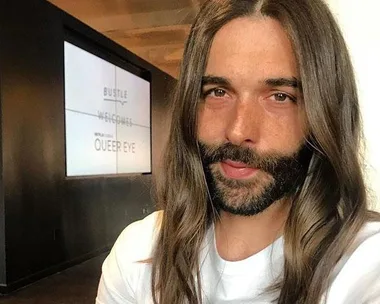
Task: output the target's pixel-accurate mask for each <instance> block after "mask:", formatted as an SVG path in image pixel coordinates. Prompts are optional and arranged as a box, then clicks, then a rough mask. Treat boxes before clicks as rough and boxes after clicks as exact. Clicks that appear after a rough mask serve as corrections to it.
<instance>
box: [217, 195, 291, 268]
mask: <svg viewBox="0 0 380 304" xmlns="http://www.w3.org/2000/svg"><path fill="white" fill-rule="evenodd" d="M288 213H289V202H287V201H278V202H275V203H274V204H272V205H271V206H270V207H269V208H267V209H266V210H265V211H263V212H262V213H259V214H257V215H254V216H240V215H234V214H231V213H228V212H225V211H221V212H220V217H219V219H218V220H217V221H216V223H215V238H216V247H217V250H218V253H219V255H220V256H221V258H223V259H224V260H227V261H239V260H243V259H245V258H248V257H250V256H251V255H253V254H255V253H258V252H259V251H261V250H263V249H264V248H266V247H267V246H269V245H270V244H272V243H273V242H274V241H275V240H276V239H277V238H279V237H280V236H281V235H282V234H283V230H284V224H285V221H286V219H287V217H288Z"/></svg>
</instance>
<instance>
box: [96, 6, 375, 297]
mask: <svg viewBox="0 0 380 304" xmlns="http://www.w3.org/2000/svg"><path fill="white" fill-rule="evenodd" d="M358 108H359V105H358V100H357V93H356V87H355V80H354V76H353V71H352V67H351V64H350V60H349V55H348V52H347V49H346V46H345V43H344V41H343V38H342V36H341V33H340V31H339V29H338V27H337V25H336V23H335V21H334V19H333V17H332V16H331V13H330V12H329V10H328V8H327V6H326V5H325V4H324V3H323V2H322V0H260V1H258V0H209V1H206V2H205V4H204V5H203V7H202V8H201V10H200V12H199V15H198V17H197V18H196V21H195V23H194V25H193V27H192V30H191V33H190V37H189V39H188V42H187V45H186V48H185V53H184V59H183V64H182V69H181V75H180V77H179V80H178V88H177V91H176V93H175V96H174V116H173V120H172V126H171V132H170V137H169V142H168V147H167V150H166V154H165V169H164V170H163V172H162V174H163V179H162V180H161V183H160V184H159V186H158V190H157V191H158V192H157V199H158V203H159V204H160V206H162V209H163V211H160V212H156V213H154V214H153V215H150V216H148V217H147V218H146V219H144V220H142V221H139V222H136V223H134V224H132V225H130V226H129V227H127V228H126V230H125V231H124V232H123V233H122V234H121V236H120V237H119V239H118V240H117V242H116V244H115V246H114V248H113V249H112V251H111V253H110V255H109V257H108V258H107V259H106V261H105V263H104V265H103V275H102V278H101V281H100V285H99V291H98V298H97V303H99V304H101V303H107V304H115V303H155V304H157V303H159V304H182V303H191V304H196V303H197V304H198V303H236V304H237V303H239V304H241V303H250V304H251V303H281V304H294V303H298V304H300V303H302V304H305V303H306V304H316V303H328V304H340V303H341V304H343V303H344V304H350V303H351V304H358V303H380V254H379V253H378V252H379V250H380V222H379V221H378V220H379V216H378V215H377V214H375V213H371V212H370V211H368V207H367V200H366V193H365V186H364V183H363V178H362V173H361V168H360V164H359V160H358V147H359V136H360V120H359V116H360V115H359V109H358Z"/></svg>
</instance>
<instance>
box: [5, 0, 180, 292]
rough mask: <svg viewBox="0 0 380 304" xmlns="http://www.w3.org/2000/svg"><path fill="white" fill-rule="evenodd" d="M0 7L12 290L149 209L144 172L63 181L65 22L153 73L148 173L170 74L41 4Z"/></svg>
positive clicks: (95, 245) (156, 152)
mask: <svg viewBox="0 0 380 304" xmlns="http://www.w3.org/2000/svg"><path fill="white" fill-rule="evenodd" d="M0 6H1V7H0V12H1V13H0V20H1V21H0V24H1V29H0V94H1V95H0V98H1V122H2V134H1V139H2V141H1V148H2V149H1V152H2V162H3V164H2V165H3V166H2V185H1V186H2V188H3V192H2V195H1V199H2V200H3V202H0V211H1V209H3V213H2V214H1V216H0V228H1V227H4V229H5V235H3V237H1V233H3V232H4V231H2V232H0V241H1V244H0V268H2V271H0V284H1V285H2V286H5V287H6V288H5V289H4V290H5V291H8V290H11V289H12V288H16V287H19V286H21V285H23V284H25V283H28V282H29V281H33V280H35V279H37V278H39V277H41V276H44V275H46V274H49V273H51V272H53V271H55V270H59V269H60V268H63V267H66V266H68V265H70V264H72V263H76V262H79V261H82V260H83V259H86V258H88V257H90V256H93V255H95V254H97V253H99V252H102V251H104V250H107V248H109V246H110V245H111V244H112V243H113V242H114V241H115V238H116V237H117V235H118V234H119V233H120V232H121V230H122V229H123V228H124V227H125V226H126V225H127V224H129V223H130V222H132V221H134V220H136V219H138V218H141V217H143V216H144V215H145V213H147V212H151V211H152V210H153V202H152V198H151V176H150V175H135V176H127V177H117V178H86V179H66V178H65V146H64V87H63V68H64V67H63V64H64V61H63V37H64V31H63V26H62V24H63V23H64V22H69V23H71V24H73V25H75V26H76V27H78V28H79V29H80V31H81V32H82V33H84V34H85V35H86V36H87V37H89V38H90V39H92V40H94V41H95V42H96V43H98V44H101V45H102V46H103V47H105V48H106V49H109V50H112V51H113V52H115V54H117V55H118V56H120V57H123V58H127V59H128V60H129V61H131V62H132V63H134V64H137V65H139V66H142V67H143V68H145V69H147V70H149V71H151V74H152V85H153V87H152V92H153V94H152V96H153V104H152V113H153V114H152V132H153V136H152V149H153V151H152V152H153V170H158V169H159V159H160V155H161V151H162V148H163V144H164V142H165V140H166V135H167V131H168V130H167V127H168V123H167V121H168V120H169V119H168V117H167V115H168V114H167V108H168V100H169V98H168V92H170V89H171V87H172V85H173V84H174V80H173V79H172V78H171V77H170V76H168V75H167V74H165V73H163V72H161V71H159V70H158V69H156V68H155V67H153V66H151V65H150V64H148V63H146V62H144V61H143V60H141V59H139V58H138V57H137V56H135V55H133V54H131V53H130V52H128V51H126V50H124V49H122V48H121V47H120V46H117V45H116V44H114V43H113V42H111V41H109V40H108V39H106V38H105V37H103V36H101V35H100V34H98V33H96V32H95V31H93V30H91V29H89V28H87V27H86V26H84V25H83V24H81V23H79V22H77V21H75V20H74V19H73V18H71V17H69V16H67V15H66V14H64V13H63V12H61V11H60V10H59V9H57V8H55V7H53V6H52V5H50V4H49V3H47V2H45V1H39V0H28V1H22V10H20V6H21V4H20V3H19V1H8V2H6V1H2V2H1V4H0ZM165 116H166V119H165ZM0 190H1V189H0ZM1 204H2V205H1ZM4 250H5V252H4ZM4 290H3V291H4Z"/></svg>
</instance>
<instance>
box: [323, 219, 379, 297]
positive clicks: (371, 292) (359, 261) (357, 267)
mask: <svg viewBox="0 0 380 304" xmlns="http://www.w3.org/2000/svg"><path fill="white" fill-rule="evenodd" d="M379 250H380V222H368V223H366V224H365V225H364V226H363V228H362V229H361V230H360V232H359V233H358V235H357V236H356V238H355V241H354V243H353V246H352V247H351V250H350V251H349V252H347V254H346V255H345V256H343V258H342V259H341V261H340V262H339V263H338V265H337V267H336V269H335V271H334V274H333V278H332V284H331V287H330V290H329V297H328V300H329V301H328V302H327V303H333V304H339V303H342V304H343V303H344V304H350V303H352V304H359V303H380V254H379ZM377 301H378V302H377Z"/></svg>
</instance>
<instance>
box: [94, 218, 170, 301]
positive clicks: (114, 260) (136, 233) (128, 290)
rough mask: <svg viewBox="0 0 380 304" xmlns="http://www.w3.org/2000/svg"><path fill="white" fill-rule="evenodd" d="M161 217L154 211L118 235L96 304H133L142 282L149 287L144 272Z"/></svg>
mask: <svg viewBox="0 0 380 304" xmlns="http://www.w3.org/2000/svg"><path fill="white" fill-rule="evenodd" d="M161 218H162V211H157V212H154V213H152V214H151V215H149V216H147V217H146V218H144V219H142V220H140V221H136V222H134V223H132V224H130V225H129V226H128V227H127V228H125V229H124V230H123V232H122V233H121V234H120V236H119V237H118V239H117V240H116V242H115V244H114V246H113V247H112V250H111V252H110V253H109V255H108V257H107V258H106V260H105V261H104V263H103V267H102V276H101V279H100V282H99V287H98V295H97V298H96V303H97V304H105V303H107V304H121V303H123V304H125V303H136V301H137V299H138V297H139V296H141V295H139V293H137V292H136V291H137V290H138V289H139V286H140V285H141V283H142V282H143V283H144V284H148V285H149V278H148V275H145V274H144V273H145V272H144V269H146V268H147V267H148V265H149V262H148V261H147V260H149V259H150V258H152V250H153V247H154V244H155V241H156V239H157V235H158V232H159V229H160V226H161ZM141 280H142V281H141ZM146 294H149V293H146Z"/></svg>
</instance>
